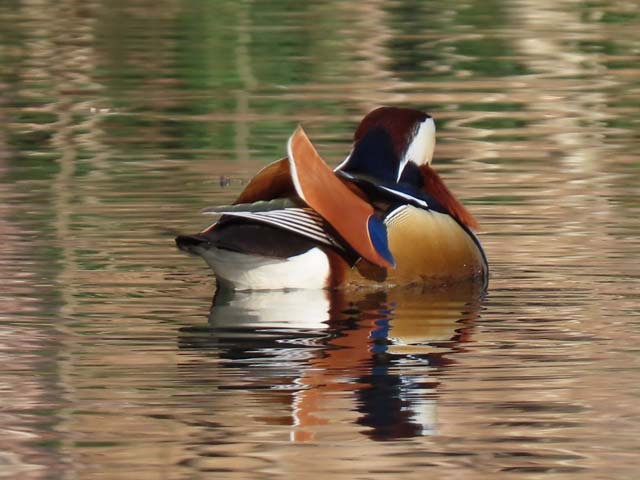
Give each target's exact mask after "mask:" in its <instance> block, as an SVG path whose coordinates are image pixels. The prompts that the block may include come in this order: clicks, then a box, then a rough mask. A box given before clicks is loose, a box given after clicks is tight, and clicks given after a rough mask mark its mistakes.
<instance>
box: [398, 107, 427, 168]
mask: <svg viewBox="0 0 640 480" xmlns="http://www.w3.org/2000/svg"><path fill="white" fill-rule="evenodd" d="M435 145H436V125H435V123H434V121H433V118H431V117H429V118H427V119H425V120H424V121H422V122H421V123H420V126H419V127H418V131H417V133H416V134H415V135H414V136H413V139H412V140H411V143H410V144H409V146H408V147H407V151H406V153H405V154H404V157H403V158H402V163H401V164H400V168H399V170H398V179H397V180H400V177H401V176H402V172H403V171H404V168H405V167H406V166H407V163H409V161H411V162H413V163H415V164H416V165H418V166H421V165H427V164H429V163H431V158H432V157H433V150H434V149H435Z"/></svg>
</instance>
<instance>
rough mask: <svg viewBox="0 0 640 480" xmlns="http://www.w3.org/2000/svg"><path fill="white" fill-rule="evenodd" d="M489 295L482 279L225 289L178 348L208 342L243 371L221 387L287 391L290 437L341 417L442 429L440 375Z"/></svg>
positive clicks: (368, 428) (397, 427) (391, 434)
mask: <svg viewBox="0 0 640 480" xmlns="http://www.w3.org/2000/svg"><path fill="white" fill-rule="evenodd" d="M483 295H484V289H483V288H481V287H479V286H477V285H461V286H456V287H455V288H448V289H446V290H444V289H443V290H435V291H434V290H430V291H424V290H422V289H417V288H403V289H388V290H375V291H371V290H356V291H344V290H339V291H321V290H319V291H315V290H309V291H304V290H300V291H290V292H252V293H243V292H230V291H224V290H220V291H218V292H217V293H216V295H215V297H214V299H213V304H212V307H211V312H210V315H209V323H208V325H207V326H206V327H205V328H203V327H189V328H185V329H183V330H182V332H181V336H180V346H181V348H183V349H188V350H191V349H198V350H208V351H210V352H211V354H212V355H215V356H217V357H218V358H219V359H220V361H221V362H220V363H221V365H222V366H223V367H224V368H236V369H238V368H239V369H242V370H243V372H242V375H230V376H229V377H233V378H234V379H235V381H236V382H237V381H238V378H240V379H241V381H240V385H238V384H234V385H225V386H224V387H223V388H240V389H258V388H259V389H263V390H266V391H267V392H268V391H271V392H277V393H280V394H281V393H282V390H288V391H290V392H291V396H290V397H287V398H288V403H289V407H288V409H289V411H290V415H291V420H290V423H291V425H292V429H291V439H292V440H294V441H308V440H312V439H313V438H314V437H315V436H316V435H317V434H319V432H322V431H330V430H331V428H334V427H336V426H337V425H345V424H350V425H360V426H362V427H365V429H364V431H363V433H364V434H366V435H368V436H369V437H371V438H372V439H375V440H390V439H396V438H407V437H413V436H419V435H429V434H431V433H433V432H434V431H435V429H436V413H435V407H436V398H437V390H436V388H437V385H438V382H437V380H436V378H437V373H438V372H439V371H441V370H442V369H444V368H447V365H448V363H450V360H447V358H446V354H447V353H449V352H452V351H455V350H460V349H461V348H462V347H461V344H462V343H463V342H465V341H466V340H467V339H468V338H469V336H470V335H471V332H472V329H473V323H474V319H475V318H476V317H477V316H478V313H479V310H480V306H481V302H482V298H483ZM434 374H435V376H434ZM261 393H264V392H261ZM274 395H275V393H274ZM268 397H269V395H268V394H267V393H265V394H264V396H262V397H261V398H262V400H263V401H264V402H265V405H267V404H268V403H270V400H274V399H269V398H268ZM277 399H278V403H279V402H280V401H281V399H282V395H277Z"/></svg>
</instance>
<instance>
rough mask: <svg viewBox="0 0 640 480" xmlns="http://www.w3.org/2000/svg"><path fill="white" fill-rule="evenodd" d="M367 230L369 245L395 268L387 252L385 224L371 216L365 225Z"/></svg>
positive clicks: (391, 256)
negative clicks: (369, 239)
mask: <svg viewBox="0 0 640 480" xmlns="http://www.w3.org/2000/svg"><path fill="white" fill-rule="evenodd" d="M367 228H368V230H369V237H370V238H371V243H372V244H373V246H374V247H375V249H376V250H377V252H378V253H379V254H380V255H381V256H382V257H383V258H384V259H385V260H386V261H388V262H389V263H390V264H391V265H392V266H393V267H394V268H395V266H396V261H395V259H394V258H393V255H392V254H391V251H390V250H389V239H388V238H387V227H386V226H385V224H384V223H383V222H382V220H380V219H378V218H376V217H374V216H373V215H371V216H370V217H369V221H368V223H367Z"/></svg>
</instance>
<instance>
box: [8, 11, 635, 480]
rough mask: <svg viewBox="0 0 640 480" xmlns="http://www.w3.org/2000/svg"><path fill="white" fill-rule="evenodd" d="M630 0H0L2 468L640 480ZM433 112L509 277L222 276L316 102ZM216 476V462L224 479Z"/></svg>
mask: <svg viewBox="0 0 640 480" xmlns="http://www.w3.org/2000/svg"><path fill="white" fill-rule="evenodd" d="M639 29H640V8H639V7H638V5H637V4H636V3H634V2H614V1H612V0H611V1H608V0H602V1H595V2H577V1H567V2H547V1H535V2H534V1H531V0H519V1H507V0H489V1H479V0H466V1H462V2H454V3H451V2H444V1H434V2H416V1H408V0H395V1H390V2H383V1H378V0H366V1H365V0H363V1H360V2H341V1H336V0H333V1H330V0H326V1H321V2H307V3H305V2H293V1H285V0H279V1H275V2H252V1H223V0H219V1H215V2H207V1H202V0H200V1H197V0H184V1H178V0H160V1H153V2H152V1H150V0H133V1H130V2H106V1H97V0H89V1H86V2H80V3H79V2H70V1H68V0H60V1H57V2H50V1H47V0H40V1H30V2H27V1H19V0H9V1H5V2H2V3H0V233H1V234H2V235H1V238H2V241H1V242H0V361H1V363H2V369H0V392H1V393H0V478H5V477H6V478H20V479H27V480H31V479H49V478H51V479H59V478H73V479H85V478H86V479H89V478H91V479H117V478H136V479H147V478H149V479H156V478H163V479H182V478H185V479H186V478H189V479H191V478H225V479H260V478H294V477H295V478H318V477H319V476H321V475H322V476H328V475H331V476H332V478H336V479H338V478H344V479H356V478H389V479H391V478H393V479H397V478H407V479H412V478H415V479H424V478H431V477H433V478H439V477H444V476H448V477H450V478H464V479H465V480H466V479H486V478H496V479H500V478H505V479H507V478H508V479H513V478H520V479H527V480H529V479H536V480H537V479H545V480H547V479H554V480H555V479H574V478H590V479H591V478H598V479H607V480H608V479H630V478H635V477H636V476H637V475H638V471H640V460H639V457H638V451H639V449H640V441H639V439H640V388H639V387H638V385H640V350H639V348H638V345H640V261H639V259H640V220H639V218H640V188H639V186H640V152H639V149H638V145H639V134H638V132H640V62H639V60H640V37H639V36H638V31H639ZM380 105H402V106H410V107H414V108H418V109H423V110H425V111H428V112H430V113H431V114H432V115H433V117H434V118H435V120H436V125H437V129H438V134H437V135H438V136H437V146H436V152H435V160H434V168H435V169H436V170H437V171H438V172H439V173H440V175H441V176H442V177H443V178H444V179H445V181H446V182H447V184H448V186H449V187H450V188H451V190H452V191H454V192H455V193H456V194H457V195H458V196H459V197H460V198H461V199H462V200H463V201H464V203H465V205H467V207H468V208H469V209H470V210H471V211H472V212H473V213H474V214H475V216H476V217H477V218H478V220H479V222H480V224H481V226H482V230H481V232H480V239H481V241H482V242H483V245H484V246H485V249H486V252H487V256H488V258H489V262H490V266H491V275H490V280H489V285H488V288H487V289H482V288H477V287H474V286H459V287H456V288H448V289H435V290H434V289H428V288H417V287H414V288H396V289H382V290H373V291H369V290H357V291H353V292H341V291H337V292H326V291H290V292H261V293H240V292H238V293H236V294H219V295H217V296H215V297H214V292H215V279H214V278H213V276H212V273H211V271H210V270H209V269H208V267H207V266H206V265H205V263H204V262H203V261H202V260H201V259H199V258H194V257H189V256H186V255H184V254H183V253H181V252H179V251H177V250H176V249H175V246H174V243H173V237H174V236H175V235H176V234H177V233H179V232H194V231H197V230H198V229H200V228H202V227H204V226H206V224H207V218H206V217H203V216H201V215H200V214H199V211H200V210H201V209H203V208H205V207H209V206H212V205H217V204H224V203H229V202H231V201H233V199H234V198H235V197H236V196H237V195H238V194H239V192H240V191H241V190H242V188H243V187H244V186H245V185H246V183H247V182H248V180H249V179H251V177H252V176H253V175H254V173H255V172H256V171H257V170H259V169H260V168H261V167H262V166H264V165H266V164H267V163H269V162H271V161H273V160H276V159H278V158H281V157H282V156H283V155H284V154H285V152H286V141H287V139H288V137H289V135H290V134H291V133H292V132H293V130H294V129H295V127H296V125H297V124H299V123H301V124H303V125H304V127H305V129H306V130H307V132H308V133H309V136H310V137H311V139H312V140H313V142H314V143H315V144H316V145H317V147H318V149H319V150H320V152H321V154H322V155H323V157H324V158H325V159H326V160H327V162H328V163H330V164H331V165H336V164H337V163H339V162H340V161H341V160H342V159H343V158H344V157H345V155H346V154H347V153H348V151H349V149H350V145H351V136H352V134H353V130H354V128H355V126H356V125H357V123H358V121H359V120H360V118H362V116H363V115H365V114H366V113H367V112H369V111H370V110H372V109H373V108H375V107H377V106H380ZM216 475H217V476H216Z"/></svg>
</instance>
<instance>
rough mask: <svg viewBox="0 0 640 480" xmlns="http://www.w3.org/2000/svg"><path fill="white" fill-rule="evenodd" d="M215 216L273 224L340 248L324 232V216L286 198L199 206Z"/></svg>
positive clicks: (329, 235)
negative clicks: (205, 207) (205, 206)
mask: <svg viewBox="0 0 640 480" xmlns="http://www.w3.org/2000/svg"><path fill="white" fill-rule="evenodd" d="M203 213H206V214H208V215H215V216H217V217H221V216H223V215H224V216H226V217H235V218H243V219H246V220H251V221H254V222H259V223H266V224H269V225H273V226H275V227H278V228H280V229H283V230H287V231H290V232H292V233H295V234H298V235H300V236H303V237H305V238H308V239H310V240H313V241H315V242H318V243H320V244H323V245H328V246H331V247H334V248H337V249H342V247H341V246H340V245H339V243H338V242H337V241H336V240H335V239H334V238H333V237H332V236H331V234H330V233H328V232H327V230H326V228H325V221H324V219H323V218H322V217H321V216H320V215H319V214H318V213H317V212H315V211H314V210H313V209H312V208H309V207H300V206H297V205H296V204H295V203H294V202H293V201H292V200H290V199H277V200H271V201H260V202H255V203H250V204H244V203H243V204H236V205H226V206H221V207H213V208H208V209H206V210H203Z"/></svg>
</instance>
